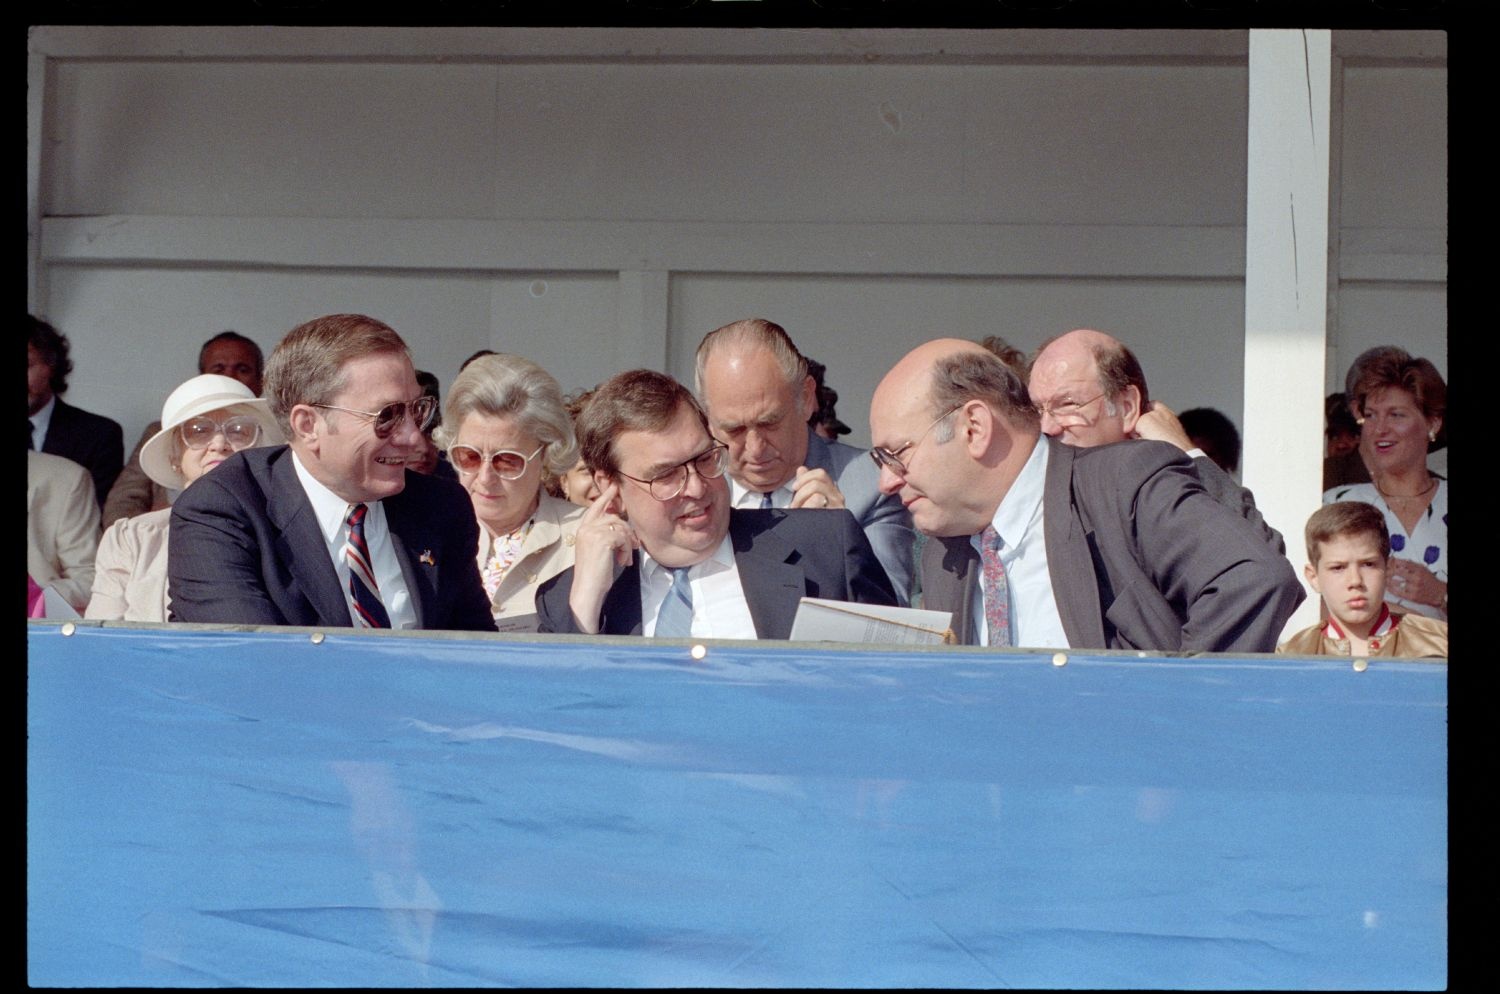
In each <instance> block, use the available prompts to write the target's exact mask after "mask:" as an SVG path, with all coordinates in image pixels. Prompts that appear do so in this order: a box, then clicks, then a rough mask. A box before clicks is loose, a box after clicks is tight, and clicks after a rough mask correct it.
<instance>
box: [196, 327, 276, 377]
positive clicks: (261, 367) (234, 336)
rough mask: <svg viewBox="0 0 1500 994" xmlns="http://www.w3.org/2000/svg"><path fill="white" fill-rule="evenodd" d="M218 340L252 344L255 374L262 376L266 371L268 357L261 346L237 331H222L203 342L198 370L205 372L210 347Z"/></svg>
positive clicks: (199, 354) (199, 353)
mask: <svg viewBox="0 0 1500 994" xmlns="http://www.w3.org/2000/svg"><path fill="white" fill-rule="evenodd" d="M216 342H239V343H240V344H241V345H248V346H250V351H251V352H254V353H255V375H256V376H260V375H262V374H263V373H265V371H266V357H265V356H264V355H263V354H261V351H260V346H259V345H257V344H255V342H254V340H252V339H249V338H246V337H245V336H244V335H241V334H240V333H239V332H237V331H221V332H219V333H218V334H217V335H215V336H214V337H212V338H210V339H209V340H208V341H206V342H204V343H203V348H201V349H199V350H198V372H200V373H201V372H203V363H204V360H205V358H206V357H207V355H208V348H209V346H211V345H213V344H214V343H216Z"/></svg>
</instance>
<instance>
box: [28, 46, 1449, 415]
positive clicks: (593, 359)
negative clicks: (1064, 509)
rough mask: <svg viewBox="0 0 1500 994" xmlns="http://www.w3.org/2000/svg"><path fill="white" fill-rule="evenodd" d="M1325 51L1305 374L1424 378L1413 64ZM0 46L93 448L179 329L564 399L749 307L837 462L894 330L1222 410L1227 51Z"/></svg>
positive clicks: (1427, 131)
mask: <svg viewBox="0 0 1500 994" xmlns="http://www.w3.org/2000/svg"><path fill="white" fill-rule="evenodd" d="M1334 44H1335V57H1336V65H1335V71H1336V73H1337V74H1338V78H1337V82H1336V85H1335V107H1334V118H1335V121H1336V122H1337V123H1336V128H1335V131H1336V133H1337V135H1338V142H1337V152H1336V156H1335V158H1336V163H1337V164H1336V166H1335V170H1334V179H1333V181H1334V183H1335V186H1336V195H1335V198H1334V201H1335V203H1336V204H1337V205H1338V206H1337V208H1336V211H1337V213H1338V217H1337V218H1336V219H1335V220H1336V224H1335V226H1334V228H1335V230H1336V231H1337V232H1338V235H1337V237H1336V240H1335V244H1334V245H1332V246H1330V251H1331V253H1332V256H1331V261H1332V262H1333V267H1332V268H1333V272H1335V273H1336V274H1337V279H1336V280H1335V285H1334V287H1333V292H1334V318H1335V320H1334V322H1333V324H1332V328H1333V329H1334V330H1333V331H1332V333H1331V340H1330V374H1329V380H1330V384H1332V383H1333V382H1336V381H1339V380H1341V379H1342V370H1343V367H1344V366H1346V365H1347V362H1348V360H1349V359H1350V358H1352V356H1353V355H1354V354H1356V353H1357V352H1358V351H1359V350H1360V349H1362V348H1364V347H1366V346H1367V345H1370V344H1380V343H1382V342H1386V341H1396V342H1402V343H1407V344H1409V346H1410V347H1412V348H1413V350H1414V351H1417V352H1419V353H1422V354H1426V355H1428V356H1429V357H1431V358H1432V359H1433V360H1434V361H1435V362H1437V363H1438V365H1439V368H1441V369H1444V370H1446V347H1445V346H1446V315H1445V306H1446V302H1445V279H1446V254H1445V253H1446V200H1447V196H1446V188H1445V175H1446V168H1447V161H1446V131H1445V127H1446V124H1445V122H1446V68H1445V48H1444V42H1443V39H1442V36H1441V35H1435V34H1432V33H1425V34H1412V35H1401V34H1399V33H1389V32H1388V33H1381V34H1374V33H1368V34H1358V33H1336V34H1335V41H1334ZM30 52H31V53H32V71H31V76H30V78H31V79H32V80H33V81H34V82H33V90H32V93H31V94H30V95H29V107H30V108H31V110H32V114H33V117H34V118H37V117H39V118H40V122H41V123H40V127H37V126H36V125H35V124H33V131H34V132H36V133H40V134H41V135H42V139H41V147H40V148H32V149H31V150H30V151H31V155H30V156H29V159H28V161H33V162H34V165H33V167H32V169H31V170H30V175H29V182H30V187H31V194H32V197H31V200H32V203H33V207H32V213H33V217H31V218H30V219H29V220H30V222H31V223H30V231H31V237H30V239H29V242H30V245H31V248H32V253H33V262H34V264H35V266H34V269H35V274H36V275H35V278H34V280H33V286H32V301H31V306H32V309H33V310H35V311H37V312H39V313H42V314H44V315H46V316H47V317H49V318H50V319H51V320H53V321H54V322H55V323H56V324H57V325H58V326H59V327H60V328H61V329H62V330H63V331H65V332H66V333H67V334H68V335H69V336H70V337H71V338H72V340H73V342H74V348H75V360H76V362H77V372H76V373H75V375H74V381H73V383H74V388H73V390H72V391H71V392H70V394H69V397H70V399H71V400H73V401H74V402H75V403H78V404H80V405H82V406H85V407H88V408H91V409H94V410H98V411H101V412H103V413H106V414H109V415H111V416H113V417H116V418H118V419H119V420H121V421H122V422H123V423H124V425H125V427H126V432H127V435H133V434H134V433H136V432H138V431H139V429H140V427H141V426H142V425H143V424H144V423H145V422H146V421H147V420H149V419H150V418H152V417H155V416H156V414H157V411H158V408H159V404H160V401H161V399H162V397H164V396H165V394H166V393H167V391H168V390H170V388H171V387H172V386H173V385H175V384H176V383H177V382H179V381H180V380H181V379H183V378H185V377H186V376H188V375H191V373H192V372H193V361H194V359H195V357H196V348H197V345H198V343H199V342H201V341H202V340H203V339H204V338H206V337H208V335H210V334H212V333H214V332H216V331H219V330H221V329H223V328H225V327H233V328H236V329H237V330H239V331H241V332H243V333H246V334H249V335H251V336H252V337H254V338H256V339H257V340H258V341H260V342H261V343H262V344H263V345H264V346H266V347H267V348H268V349H269V347H270V346H272V345H273V344H274V343H275V341H276V340H277V339H278V338H279V337H280V335H282V334H284V333H285V332H286V331H287V330H288V329H290V328H291V327H292V326H293V325H294V324H296V323H298V322H299V321H302V320H305V319H307V318H309V317H313V316H316V315H318V314H322V313H329V312H333V311H337V310H345V309H355V310H362V311H366V312H369V313H371V314H374V315H375V316H377V317H380V318H382V319H383V320H386V321H388V322H390V323H391V324H392V325H393V326H394V327H395V328H397V330H398V331H401V332H402V333H403V334H404V335H405V336H406V337H407V338H408V340H409V341H410V343H411V344H412V346H413V350H414V352H415V353H416V358H417V362H418V365H419V366H422V367H424V368H428V369H431V370H432V371H433V372H435V373H437V374H438V375H439V377H440V378H441V379H442V380H443V382H444V383H445V384H446V383H447V382H449V381H450V380H451V379H452V376H453V375H454V372H455V371H456V368H457V365H458V363H459V362H460V361H461V360H462V359H463V358H464V357H466V356H467V355H469V354H470V353H471V352H473V351H474V350H475V349H477V348H480V347H492V348H501V349H509V350H513V351H517V352H521V353H523V354H526V355H528V356H530V357H532V358H534V359H536V360H537V361H539V362H541V363H542V364H543V365H544V366H547V367H548V368H549V369H551V370H552V371H553V372H554V373H555V374H556V375H557V376H558V378H559V380H561V381H562V383H563V385H564V387H565V388H568V389H575V388H579V387H583V386H588V385H592V384H593V383H595V382H597V381H598V380H599V379H601V378H603V377H604V376H606V375H608V374H609V373H611V372H614V371H615V370H618V369H622V368H626V367H628V366H632V365H647V366H655V367H658V368H666V369H668V370H669V371H671V372H673V373H675V374H677V375H678V376H681V377H684V378H687V377H689V376H690V371H691V362H690V358H691V354H692V350H693V348H694V347H695V346H696V344H697V340H698V339H699V338H700V337H701V336H702V335H703V334H704V333H705V332H707V331H709V330H711V329H712V328H714V327H716V326H718V325H719V324H722V323H724V322H727V321H730V320H734V319H737V318H741V317H747V316H751V315H760V316H765V317H769V318H773V319H775V320H778V321H780V322H782V323H783V324H785V325H786V326H787V327H788V329H789V330H790V331H791V332H792V334H793V337H794V338H795V339H796V340H797V341H798V343H799V345H801V346H802V347H803V349H804V351H806V352H808V353H809V354H810V355H813V356H814V357H816V358H819V359H821V360H822V361H824V362H826V363H828V364H829V367H830V373H829V377H830V382H831V383H832V385H833V386H834V387H835V388H836V389H838V390H839V392H840V395H841V398H842V399H841V402H840V413H841V415H842V417H843V418H844V420H846V421H848V422H849V423H850V424H851V425H853V426H854V427H855V430H856V436H855V438H856V440H858V441H865V440H866V438H867V435H866V430H865V420H866V413H867V405H868V398H869V394H870V392H871V390H872V389H873V386H874V383H875V381H876V379H878V377H879V376H880V374H881V373H883V371H884V370H885V368H887V367H888V366H889V365H890V363H891V362H892V361H894V360H895V358H897V357H898V356H899V355H900V354H901V353H902V352H903V351H905V349H906V348H908V347H910V345H912V344H914V343H915V342H917V341H920V340H922V339H924V338H927V337H932V336H935V335H940V334H942V335H957V336H961V337H980V336H983V335H986V334H1002V335H1005V336H1006V337H1008V338H1010V339H1011V340H1012V341H1013V342H1014V343H1015V344H1017V345H1019V346H1021V347H1023V348H1030V347H1033V346H1035V345H1036V344H1037V343H1038V342H1040V341H1041V340H1042V339H1043V338H1045V337H1047V336H1049V335H1052V334H1055V333H1058V332H1061V331H1065V330H1067V329H1068V328H1071V327H1077V326H1085V325H1087V326H1094V327H1101V328H1104V329H1106V330H1110V331H1112V332H1114V333H1116V334H1117V335H1119V336H1120V337H1122V338H1123V339H1125V340H1126V341H1128V342H1130V343H1131V344H1132V345H1133V346H1135V348H1136V349H1137V351H1138V352H1139V353H1140V355H1141V358H1142V361H1143V363H1144V364H1145V367H1146V370H1147V373H1148V375H1149V377H1150V379H1151V383H1152V388H1153V392H1154V393H1156V394H1158V395H1159V396H1161V397H1162V398H1163V399H1165V400H1167V401H1168V402H1169V403H1171V404H1173V405H1174V406H1176V407H1178V408H1179V409H1180V408H1183V407H1190V406H1195V405H1198V404H1208V405H1212V406H1217V407H1220V408H1221V409H1224V410H1225V411H1226V412H1227V413H1228V414H1229V415H1230V416H1231V417H1232V418H1234V419H1236V420H1238V419H1239V417H1240V407H1241V402H1242V386H1241V381H1242V372H1241V358H1240V356H1241V351H1242V347H1243V314H1244V300H1243V273H1244V258H1243V256H1244V229H1243V224H1244V220H1243V219H1244V204H1245V166H1244V162H1245V154H1246V151H1245V149H1246V144H1245V129H1246V99H1247V89H1246V62H1245V52H1246V36H1245V34H1244V32H1210V31H1204V32H1183V33H1174V32H1119V33H1112V32H1068V31H1045V32H1029V31H967V32H966V31H881V32H859V31H824V30H811V31H809V30H764V31H762V30H746V31H724V30H718V31H694V30H680V29H679V30H627V31H620V30H615V31H608V32H603V31H591V30H584V29H574V30H566V29H545V30H544V29H478V30H466V31H462V32H455V31H448V30H446V29H361V30H337V29H326V30H320V29H274V28H197V29H186V28H175V29H174V28H134V29H131V28H110V29H106V28H57V27H54V28H38V29H34V30H33V32H32V34H31V37H30ZM30 141H31V143H32V144H35V142H34V140H30ZM1335 368H1336V371H1335ZM1309 430H1313V431H1317V430H1319V426H1310V428H1309Z"/></svg>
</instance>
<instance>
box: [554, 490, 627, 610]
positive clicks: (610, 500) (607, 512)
mask: <svg viewBox="0 0 1500 994" xmlns="http://www.w3.org/2000/svg"><path fill="white" fill-rule="evenodd" d="M619 498H620V485H619V484H618V483H611V484H610V485H609V486H607V487H605V488H604V492H603V493H601V494H600V495H599V496H598V498H597V499H595V501H594V502H593V503H592V504H590V505H589V509H588V510H587V511H584V512H583V517H582V518H580V519H579V521H578V539H577V542H576V543H575V545H574V555H573V589H572V591H571V592H570V593H569V594H568V607H569V608H570V609H571V610H572V612H573V620H574V621H576V622H577V623H578V630H579V631H581V632H586V633H588V634H589V635H597V634H598V633H599V614H600V612H601V611H602V610H603V608H604V596H605V595H606V594H608V593H609V588H610V586H611V585H612V584H613V583H614V582H615V566H617V565H619V566H624V565H626V564H627V563H629V562H630V557H631V553H632V552H633V551H634V550H635V549H636V548H637V547H638V546H639V545H640V544H641V543H640V539H639V538H638V537H637V536H636V534H635V529H634V528H632V527H631V526H630V522H628V521H626V520H625V519H624V518H622V517H620V515H619V513H618V511H617V507H618V505H619Z"/></svg>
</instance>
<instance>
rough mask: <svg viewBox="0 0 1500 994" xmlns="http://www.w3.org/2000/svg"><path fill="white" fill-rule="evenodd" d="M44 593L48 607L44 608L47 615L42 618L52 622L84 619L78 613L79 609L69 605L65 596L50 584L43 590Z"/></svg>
mask: <svg viewBox="0 0 1500 994" xmlns="http://www.w3.org/2000/svg"><path fill="white" fill-rule="evenodd" d="M42 593H43V596H44V597H45V598H46V600H45V605H46V606H45V607H44V608H43V611H44V612H45V613H44V614H43V615H42V617H44V618H47V619H49V620H52V621H67V620H69V619H72V618H81V617H83V615H81V614H79V613H78V609H77V608H75V607H74V606H73V605H71V604H69V603H68V602H67V600H66V599H65V598H64V597H63V595H62V594H60V593H58V592H57V591H56V590H54V589H53V588H52V586H51V585H50V584H49V585H48V586H45V587H43V588H42Z"/></svg>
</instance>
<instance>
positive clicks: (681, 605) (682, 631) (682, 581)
mask: <svg viewBox="0 0 1500 994" xmlns="http://www.w3.org/2000/svg"><path fill="white" fill-rule="evenodd" d="M663 568H664V569H665V568H666V567H663ZM691 569H692V567H691V566H681V567H678V568H677V569H674V570H670V571H669V572H670V573H671V574H672V589H671V590H668V591H667V599H666V600H664V601H662V602H661V610H660V611H658V612H657V614H656V634H657V635H659V636H661V637H663V638H687V637H688V636H689V635H691V634H693V588H692V587H691V586H690V585H689V584H688V571H689V570H691Z"/></svg>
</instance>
